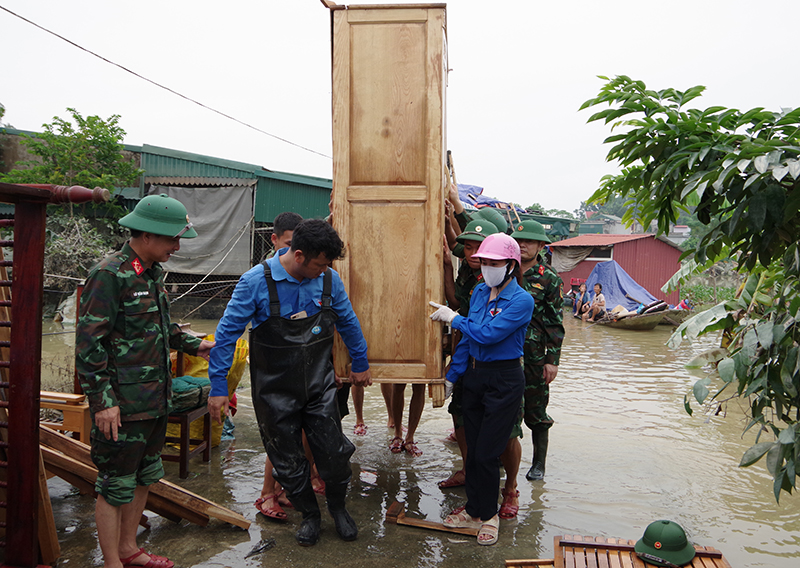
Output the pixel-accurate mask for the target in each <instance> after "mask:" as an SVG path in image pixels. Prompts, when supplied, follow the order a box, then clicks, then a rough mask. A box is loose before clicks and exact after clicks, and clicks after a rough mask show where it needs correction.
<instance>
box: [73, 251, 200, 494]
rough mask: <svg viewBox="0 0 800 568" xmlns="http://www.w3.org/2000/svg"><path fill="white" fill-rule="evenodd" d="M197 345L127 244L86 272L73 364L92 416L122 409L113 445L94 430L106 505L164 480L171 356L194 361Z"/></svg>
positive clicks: (159, 274)
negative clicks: (171, 313)
mask: <svg viewBox="0 0 800 568" xmlns="http://www.w3.org/2000/svg"><path fill="white" fill-rule="evenodd" d="M200 343H201V340H200V339H197V338H195V337H192V336H191V335H189V334H186V333H183V332H182V331H181V330H180V328H179V327H178V325H177V324H172V323H170V319H169V299H168V298H167V292H166V289H165V288H164V280H163V270H162V268H161V266H160V265H159V264H158V263H153V265H152V266H151V267H150V268H149V269H145V268H144V265H143V264H142V262H141V260H140V259H139V258H138V256H137V255H136V253H135V252H134V250H133V249H132V248H131V247H130V244H129V243H126V244H125V246H124V247H123V248H122V250H121V251H119V252H117V253H115V254H113V255H111V256H109V257H107V258H105V259H104V260H102V261H101V262H100V263H99V264H98V265H97V266H96V267H94V268H93V269H92V270H91V271H90V273H89V277H88V278H87V279H86V284H85V286H84V290H83V293H82V295H81V304H80V315H79V320H78V326H77V333H76V340H75V351H76V358H75V365H76V368H77V371H78V375H79V377H80V381H81V386H82V387H83V391H84V393H86V396H87V398H88V401H89V406H90V409H91V412H92V416H94V414H95V413H97V412H100V411H101V410H105V409H108V408H112V407H114V406H119V409H120V418H121V421H122V428H120V431H119V439H118V441H117V442H114V441H113V440H106V439H105V436H104V435H103V433H102V432H100V430H99V429H98V428H97V426H94V427H93V428H92V459H93V461H94V462H95V465H97V467H98V470H99V471H98V478H97V491H98V493H100V494H101V495H103V496H104V497H106V500H107V501H109V503H111V504H112V505H119V504H124V503H127V502H129V501H130V500H131V499H132V498H133V490H134V489H135V487H136V485H137V484H139V485H149V484H151V483H155V481H157V480H158V479H160V478H161V477H162V476H163V472H164V470H163V467H162V465H161V458H160V451H161V446H162V445H163V439H164V435H165V432H166V423H167V421H166V416H167V415H168V414H169V411H170V406H171V400H172V378H171V376H170V360H169V351H170V348H173V349H177V350H178V351H183V352H185V353H189V354H191V355H194V354H196V353H197V350H198V348H199V347H200ZM121 452H122V454H121ZM120 454H121V455H120ZM120 458H122V459H120ZM137 458H138V459H139V460H140V461H136V459H137ZM108 493H110V495H107V494H108ZM129 497H130V498H129ZM126 499H127V500H126Z"/></svg>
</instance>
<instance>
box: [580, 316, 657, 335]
mask: <svg viewBox="0 0 800 568" xmlns="http://www.w3.org/2000/svg"><path fill="white" fill-rule="evenodd" d="M664 313H665V312H655V313H652V314H640V315H634V316H622V317H620V318H618V319H611V318H604V319H601V320H598V321H596V322H594V323H596V324H598V325H605V326H608V327H615V328H618V329H631V330H634V331H648V330H651V329H654V328H655V327H656V326H657V325H658V324H660V323H661V321H662V320H663V319H664Z"/></svg>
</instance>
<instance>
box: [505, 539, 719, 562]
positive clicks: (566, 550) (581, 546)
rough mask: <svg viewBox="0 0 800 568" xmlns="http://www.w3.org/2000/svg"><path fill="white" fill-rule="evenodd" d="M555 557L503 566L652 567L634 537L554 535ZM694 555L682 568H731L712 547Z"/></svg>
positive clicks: (698, 550)
mask: <svg viewBox="0 0 800 568" xmlns="http://www.w3.org/2000/svg"><path fill="white" fill-rule="evenodd" d="M553 540H554V546H553V548H554V551H555V558H552V559H539V560H506V568H528V567H534V566H535V567H539V568H588V567H590V566H591V567H593V568H596V567H604V568H654V567H653V565H652V564H645V563H644V562H643V561H642V560H641V559H640V558H639V557H638V556H637V555H636V552H635V551H634V549H633V547H634V545H635V544H636V541H635V540H625V539H617V538H603V537H600V536H598V537H594V536H577V535H576V536H572V535H565V536H557V537H555V538H554V539H553ZM694 548H695V550H696V555H695V557H694V559H693V560H692V561H691V563H689V564H686V565H685V566H686V568H689V567H691V568H731V565H730V564H729V563H728V561H727V560H726V559H725V557H724V556H723V555H722V553H721V552H720V551H719V550H717V549H716V548H712V547H710V546H698V545H695V547H694Z"/></svg>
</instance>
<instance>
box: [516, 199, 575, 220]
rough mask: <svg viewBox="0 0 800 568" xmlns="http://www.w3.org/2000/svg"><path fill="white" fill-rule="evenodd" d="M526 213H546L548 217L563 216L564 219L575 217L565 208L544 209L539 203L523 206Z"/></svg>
mask: <svg viewBox="0 0 800 568" xmlns="http://www.w3.org/2000/svg"><path fill="white" fill-rule="evenodd" d="M525 212H526V213H531V214H533V215H548V216H550V217H563V218H565V219H575V216H574V215H573V214H572V213H570V212H569V211H566V210H565V209H545V208H544V207H543V206H542V205H540V204H539V203H534V204H533V205H528V206H527V207H525Z"/></svg>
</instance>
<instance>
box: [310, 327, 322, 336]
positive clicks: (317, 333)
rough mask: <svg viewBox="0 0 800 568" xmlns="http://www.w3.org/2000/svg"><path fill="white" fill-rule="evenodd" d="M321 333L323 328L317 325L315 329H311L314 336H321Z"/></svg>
mask: <svg viewBox="0 0 800 568" xmlns="http://www.w3.org/2000/svg"><path fill="white" fill-rule="evenodd" d="M321 332H322V328H321V327H320V326H318V325H315V326H314V327H312V328H311V333H313V334H314V335H319V334H320V333H321Z"/></svg>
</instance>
